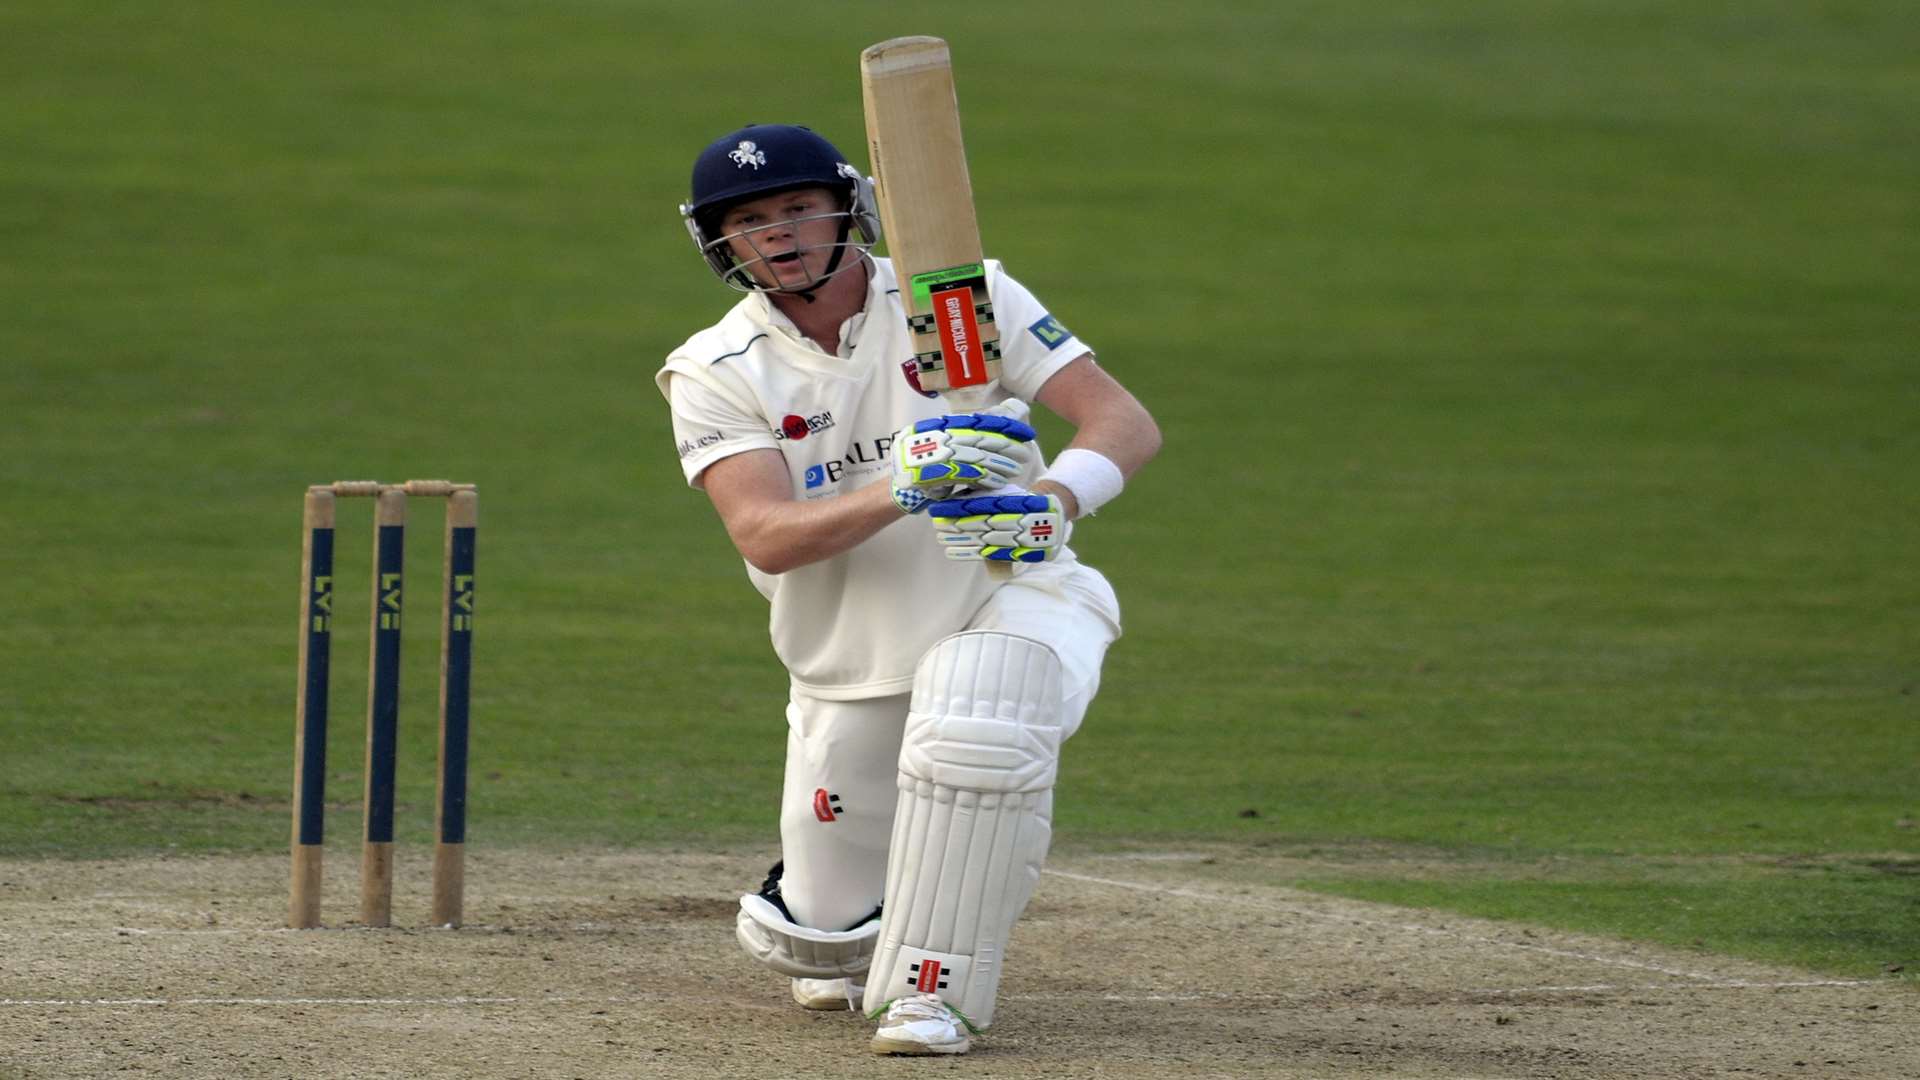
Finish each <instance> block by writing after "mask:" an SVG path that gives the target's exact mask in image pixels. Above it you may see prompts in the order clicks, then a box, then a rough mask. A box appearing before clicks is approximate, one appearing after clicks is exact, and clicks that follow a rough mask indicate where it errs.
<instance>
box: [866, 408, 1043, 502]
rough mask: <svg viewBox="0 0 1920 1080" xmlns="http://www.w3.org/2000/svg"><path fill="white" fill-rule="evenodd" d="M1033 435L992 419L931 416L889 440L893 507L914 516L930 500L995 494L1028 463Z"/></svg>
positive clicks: (1021, 427)
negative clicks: (984, 491)
mask: <svg viewBox="0 0 1920 1080" xmlns="http://www.w3.org/2000/svg"><path fill="white" fill-rule="evenodd" d="M1033 439H1034V430H1033V428H1031V427H1029V426H1027V425H1026V424H1025V423H1022V422H1021V421H1019V420H1015V419H1013V418H1012V417H1008V416H999V415H995V414H993V413H960V414H952V415H947V416H935V417H932V418H930V419H926V420H921V421H919V422H918V423H916V424H914V425H912V426H911V427H906V428H902V429H901V430H900V431H898V432H895V433H894V436H893V455H892V456H893V501H894V504H895V505H897V506H899V507H900V509H901V511H902V512H903V513H908V514H912V513H917V512H919V511H920V510H922V509H924V508H925V507H926V504H927V503H928V502H929V501H931V500H934V499H945V498H949V497H952V496H953V495H956V494H958V493H960V492H963V491H967V490H971V489H979V488H997V487H1001V486H1003V485H1005V484H1008V483H1010V482H1012V481H1013V480H1014V479H1015V478H1017V477H1018V476H1019V475H1020V473H1021V471H1022V470H1024V469H1025V468H1026V467H1027V465H1028V464H1029V463H1030V462H1031V461H1032V460H1033Z"/></svg>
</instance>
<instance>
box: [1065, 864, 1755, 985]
mask: <svg viewBox="0 0 1920 1080" xmlns="http://www.w3.org/2000/svg"><path fill="white" fill-rule="evenodd" d="M1043 872H1044V873H1047V874H1051V875H1053V876H1054V877H1062V878H1066V879H1068V880H1069V881H1080V882H1085V883H1087V884H1090V885H1106V886H1110V887H1112V888H1116V889H1132V890H1134V891H1135V892H1145V893H1158V894H1160V895H1162V896H1176V897H1179V898H1180V899H1183V900H1203V901H1206V902H1208V903H1215V904H1238V905H1241V906H1243V907H1255V908H1261V909H1263V910H1266V911H1277V912H1280V913H1281V914H1284V915H1297V916H1300V917H1301V918H1306V919H1318V920H1320V921H1321V922H1333V923H1344V924H1346V925H1349V926H1363V927H1366V928H1368V929H1372V930H1399V931H1404V932H1411V933H1416V934H1427V935H1430V936H1433V937H1444V938H1452V939H1453V940H1455V941H1461V942H1466V943H1468V944H1471V945H1491V946H1494V947H1496V948H1502V949H1513V950H1515V951H1519V952H1534V953H1541V954H1544V955H1547V956H1557V957H1560V958H1561V959H1565V960H1583V961H1586V962H1587V963H1591V964H1606V965H1609V966H1612V967H1623V968H1632V969H1635V970H1638V971H1651V972H1654V973H1655V974H1659V975H1670V976H1673V977H1674V978H1677V979H1694V980H1696V981H1698V982H1702V983H1708V984H1715V985H1727V984H1728V980H1726V979H1722V978H1720V977H1719V976H1716V975H1703V974H1701V973H1700V972H1697V971H1682V970H1679V969H1677V968H1668V967H1661V966H1660V965H1658V964H1649V963H1646V962H1644V961H1641V960H1628V959H1625V958H1624V957H1612V956H1594V955H1590V954H1588V953H1580V952H1574V951H1572V950H1570V949H1555V948H1550V947H1548V946H1545V945H1527V944H1524V943H1521V942H1514V941H1501V940H1499V939H1497V938H1488V937H1477V936H1474V935H1472V934H1462V933H1459V932H1458V931H1454V930H1442V929H1438V928H1436V927H1431V926H1418V925H1415V924H1413V923H1392V922H1380V921H1376V920H1373V919H1359V918H1355V917H1353V916H1351V915H1328V914H1326V913H1325V912H1319V911H1313V910H1310V909H1307V908H1301V907H1289V906H1287V905H1285V904H1277V903H1273V902H1270V901H1264V900H1256V899H1251V898H1247V897H1238V896H1221V895H1219V894H1218V893H1204V892H1199V891H1196V890H1194V889H1179V888H1168V887H1166V886H1164V885H1148V884H1145V883H1143V882H1138V881H1118V880H1115V879H1113V878H1103V877H1095V876H1093V875H1091V874H1075V873H1071V872H1069V871H1066V870H1047V871H1043Z"/></svg>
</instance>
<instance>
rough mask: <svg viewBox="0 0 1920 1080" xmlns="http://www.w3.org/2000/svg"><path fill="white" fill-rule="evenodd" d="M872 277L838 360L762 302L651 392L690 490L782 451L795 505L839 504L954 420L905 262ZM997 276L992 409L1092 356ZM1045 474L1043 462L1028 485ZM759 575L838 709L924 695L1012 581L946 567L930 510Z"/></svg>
mask: <svg viewBox="0 0 1920 1080" xmlns="http://www.w3.org/2000/svg"><path fill="white" fill-rule="evenodd" d="M873 265H874V273H872V274H871V275H869V278H870V280H869V281H868V285H867V303H866V307H865V308H864V309H863V310H862V311H861V312H860V313H858V314H856V315H854V316H853V318H851V319H849V320H847V322H846V323H845V324H844V325H843V326H842V327H841V329H840V336H841V342H840V354H839V355H837V356H836V355H829V354H827V353H825V352H823V351H821V349H820V348H819V346H818V345H816V344H815V343H814V342H812V341H810V340H808V339H807V338H806V337H805V336H804V335H802V334H801V333H800V332H799V330H798V329H797V328H795V327H794V325H793V323H792V322H791V321H789V320H788V319H787V318H786V316H784V315H782V314H780V313H779V311H778V310H776V309H775V308H774V307H773V305H772V304H771V303H769V302H768V300H767V298H766V297H765V296H763V295H760V294H758V293H753V294H749V295H748V296H746V297H745V298H743V299H742V300H741V301H740V302H739V303H738V304H736V305H734V307H733V309H732V310H731V311H729V312H727V314H726V316H725V317H724V318H722V319H721V320H720V321H719V322H718V323H717V324H715V325H714V326H712V327H710V328H709V329H706V330H702V331H701V332H700V333H698V334H695V335H693V337H691V338H688V339H687V342H686V344H684V345H682V346H680V347H679V348H678V349H675V350H674V351H673V353H672V354H671V355H670V356H668V357H667V361H666V364H665V365H664V366H662V367H661V369H660V372H659V373H658V374H657V375H655V376H654V381H655V382H656V384H658V386H659V387H660V392H661V393H662V394H664V395H665V396H666V398H667V402H668V404H669V405H670V407H671V408H672V412H673V435H674V440H675V441H676V442H677V443H679V448H680V467H681V469H682V470H683V471H684V472H685V473H686V477H687V483H688V484H690V485H692V486H693V487H696V488H697V487H699V486H700V474H701V472H702V471H704V470H705V469H706V468H707V466H709V465H712V464H713V463H714V462H716V461H719V460H720V459H721V458H724V457H728V456H730V455H733V454H738V453H742V452H744V451H747V450H761V449H769V450H778V451H779V452H780V453H781V455H782V456H783V457H785V458H786V462H787V473H788V475H789V476H790V477H791V478H792V480H793V495H794V498H796V499H831V498H836V497H838V496H840V495H844V494H846V493H847V492H850V491H855V490H858V489H859V488H862V487H865V486H866V485H868V484H875V483H884V482H886V481H887V479H888V476H889V473H890V465H889V461H888V457H887V453H888V450H889V448H890V446H891V444H892V441H893V433H894V432H895V431H898V430H899V429H901V428H902V427H905V426H906V425H907V424H909V423H912V422H913V421H915V420H921V419H925V418H927V417H931V416H939V415H941V414H942V413H946V412H953V411H957V410H956V409H954V408H953V407H952V406H950V405H949V404H948V403H946V402H944V401H943V400H942V399H941V398H940V397H938V396H929V395H926V394H923V393H922V392H920V391H919V390H918V389H917V388H916V387H915V385H914V384H913V383H912V382H910V381H909V378H908V370H907V364H908V361H909V357H911V356H912V348H911V346H910V344H909V342H908V339H907V327H906V314H905V312H904V311H903V310H902V308H901V306H900V298H899V290H898V288H897V287H896V285H895V281H894V275H893V266H892V263H891V262H890V261H889V260H886V259H874V260H873ZM986 266H987V290H988V293H989V294H990V295H991V297H992V299H993V310H994V318H995V321H996V322H997V323H998V325H999V328H1000V345H1001V379H1000V383H999V384H998V385H997V386H996V387H995V389H994V392H993V393H992V395H990V398H989V401H990V402H991V403H997V402H999V401H1004V400H1006V399H1007V398H1008V397H1018V398H1020V399H1022V400H1025V401H1032V400H1033V399H1034V397H1035V396H1036V395H1038V394H1039V392H1040V387H1041V386H1042V385H1044V384H1045V383H1046V381H1047V380H1048V379H1049V378H1051V377H1052V376H1053V374H1054V373H1055V372H1057V371H1059V370H1060V369H1061V368H1062V367H1065V366H1066V365H1067V364H1068V363H1069V362H1071V361H1073V360H1074V359H1076V358H1078V357H1079V356H1081V355H1082V354H1084V353H1086V352H1087V351H1088V349H1087V347H1086V346H1085V345H1083V344H1081V342H1080V340H1079V339H1078V338H1077V337H1075V336H1074V335H1073V334H1071V333H1069V332H1068V331H1067V330H1066V329H1065V328H1064V327H1062V326H1061V325H1060V323H1059V322H1058V321H1056V320H1055V319H1054V318H1053V317H1052V316H1051V315H1049V314H1048V313H1047V310H1046V309H1045V308H1044V307H1042V306H1040V302H1039V301H1038V300H1036V299H1034V296H1033V294H1032V293H1030V292H1028V291H1027V290H1026V288H1025V287H1024V286H1022V285H1021V284H1020V283H1019V282H1017V281H1015V280H1014V279H1012V278H1011V277H1008V276H1007V275H1006V273H1005V271H1004V270H1002V269H1001V267H1000V264H999V263H998V262H997V261H994V260H988V261H987V264H986ZM982 407H983V408H984V407H985V406H982ZM1036 457H1037V455H1036ZM1044 467H1045V464H1044V461H1043V460H1036V464H1035V467H1034V469H1033V471H1032V473H1031V474H1030V475H1027V476H1025V477H1023V483H1025V484H1031V483H1032V482H1033V480H1034V479H1035V478H1036V477H1038V476H1039V473H1040V471H1041V470H1042V469H1044ZM1072 569H1073V555H1072V552H1071V551H1068V552H1066V553H1065V554H1063V555H1062V557H1061V558H1060V559H1059V560H1057V561H1055V562H1050V563H1047V564H1044V565H1034V566H1023V567H1020V568H1019V571H1018V572H1019V574H1020V576H1021V577H1022V579H1023V580H1027V581H1032V582H1033V583H1035V584H1038V582H1037V581H1035V580H1034V579H1035V578H1036V577H1053V576H1058V577H1060V578H1062V579H1064V578H1065V577H1067V576H1069V575H1070V574H1071V573H1072ZM747 576H748V577H749V578H750V579H751V580H752V581H753V584H754V587H755V588H757V589H759V590H760V593H761V595H762V596H765V597H766V598H767V600H768V601H769V602H770V603H771V605H772V611H771V614H770V618H769V630H770V632H771V634H772V637H773V648H774V652H775V653H776V654H778V655H779V657H780V660H781V662H782V663H783V664H785V665H786V667H787V671H788V673H789V674H790V675H791V676H792V678H793V681H794V682H795V683H796V684H798V685H799V687H800V688H801V689H803V690H805V691H806V692H807V693H809V694H812V695H813V696H815V697H820V698H827V699H837V700H848V699H855V698H865V697H878V696H882V695H886V694H899V693H905V692H906V691H908V690H910V689H912V685H913V668H914V665H915V664H916V663H917V662H918V661H919V659H920V656H921V654H922V653H924V652H926V650H927V649H928V648H929V647H931V646H932V645H933V643H934V642H936V641H939V640H940V639H941V638H943V637H946V636H947V635H948V634H952V633H955V632H957V631H959V630H961V629H963V628H964V627H965V626H966V624H967V620H968V619H969V618H971V617H972V616H973V614H974V613H975V612H976V611H978V610H979V609H980V606H981V605H982V604H984V603H985V602H986V600H987V598H988V596H990V595H991V594H992V593H993V590H994V589H995V588H996V587H998V586H999V584H1000V580H999V579H996V578H994V577H992V576H991V575H989V574H988V573H987V571H986V569H985V567H984V566H982V565H980V564H977V563H975V564H972V565H969V564H966V563H960V562H955V561H953V560H951V559H948V558H947V557H946V554H945V552H943V551H942V550H941V548H940V545H939V543H938V542H937V541H936V540H935V538H934V533H933V528H932V525H931V524H930V523H929V522H928V520H927V518H926V516H925V515H924V514H917V515H914V516H912V517H905V516H903V517H902V518H901V520H899V521H897V522H894V523H893V524H891V525H888V526H887V527H886V528H884V529H882V530H880V532H878V533H876V534H875V535H874V536H872V537H870V538H868V539H867V541H866V542H865V543H862V544H860V545H859V546H858V547H855V548H854V549H852V550H851V551H848V552H845V553H844V554H841V555H837V556H835V557H833V558H831V559H826V560H823V561H821V562H817V563H812V564H810V565H807V566H802V567H799V568H797V569H794V570H790V571H788V572H787V573H784V574H765V573H762V572H760V571H759V570H756V569H754V568H753V567H752V566H751V565H749V566H748V567H747Z"/></svg>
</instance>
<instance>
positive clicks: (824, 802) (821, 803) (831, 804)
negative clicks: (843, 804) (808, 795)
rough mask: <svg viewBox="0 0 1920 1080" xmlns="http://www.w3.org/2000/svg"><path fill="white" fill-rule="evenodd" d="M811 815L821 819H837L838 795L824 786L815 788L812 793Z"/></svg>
mask: <svg viewBox="0 0 1920 1080" xmlns="http://www.w3.org/2000/svg"><path fill="white" fill-rule="evenodd" d="M813 816H814V817H817V818H819V819H820V820H821V821H828V822H831V821H837V820H839V817H840V796H838V795H835V794H833V793H832V792H829V791H828V790H827V789H826V788H816V789H815V790H814V793H813Z"/></svg>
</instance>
